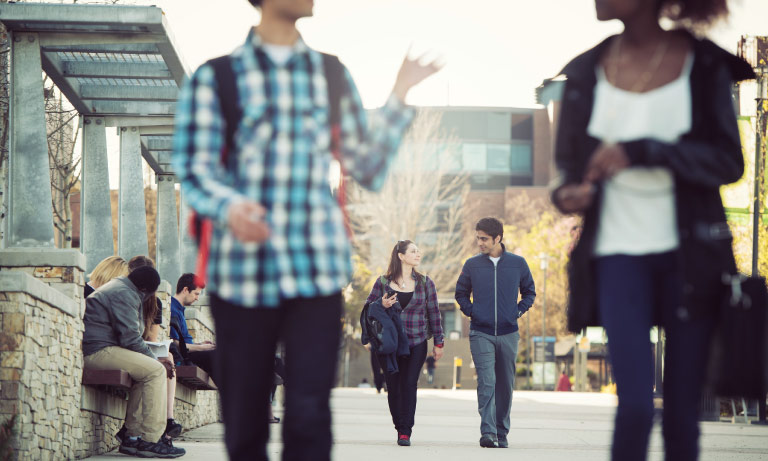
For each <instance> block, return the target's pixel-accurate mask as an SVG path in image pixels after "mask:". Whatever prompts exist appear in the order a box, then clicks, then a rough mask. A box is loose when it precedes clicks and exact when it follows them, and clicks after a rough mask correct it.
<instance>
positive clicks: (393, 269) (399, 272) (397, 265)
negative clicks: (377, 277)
mask: <svg viewBox="0 0 768 461" xmlns="http://www.w3.org/2000/svg"><path fill="white" fill-rule="evenodd" d="M412 243H413V241H411V240H398V242H397V243H395V247H394V248H392V255H391V256H390V257H389V267H388V268H387V274H386V275H385V277H386V278H387V280H389V281H390V282H392V281H395V283H397V282H396V280H397V279H399V278H401V277H402V276H403V263H402V261H400V258H399V257H398V256H397V255H398V254H401V255H404V254H405V252H406V251H408V246H409V245H410V244H412ZM413 275H415V276H416V284H417V285H418V283H419V281H420V280H421V274H420V273H418V272H417V271H416V268H415V267H414V268H413Z"/></svg>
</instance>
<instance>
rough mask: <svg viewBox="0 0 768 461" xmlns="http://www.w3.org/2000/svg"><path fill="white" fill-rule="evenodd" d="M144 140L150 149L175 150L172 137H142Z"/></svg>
mask: <svg viewBox="0 0 768 461" xmlns="http://www.w3.org/2000/svg"><path fill="white" fill-rule="evenodd" d="M142 142H143V143H144V144H145V145H146V146H147V149H149V150H150V151H153V152H155V151H171V150H173V141H172V140H170V139H155V137H154V136H150V137H148V138H142Z"/></svg>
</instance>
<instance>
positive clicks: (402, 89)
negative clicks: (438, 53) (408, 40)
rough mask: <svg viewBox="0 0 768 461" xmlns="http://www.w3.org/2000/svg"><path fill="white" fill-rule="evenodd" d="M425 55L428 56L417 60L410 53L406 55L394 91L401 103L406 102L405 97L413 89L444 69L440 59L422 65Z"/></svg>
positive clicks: (422, 56)
mask: <svg viewBox="0 0 768 461" xmlns="http://www.w3.org/2000/svg"><path fill="white" fill-rule="evenodd" d="M409 52H410V50H409ZM425 55H426V54H423V55H421V56H419V57H418V58H416V59H410V58H409V57H408V53H406V55H405V58H404V59H403V64H402V65H401V66H400V70H399V71H398V72H397V79H396V80H395V87H394V89H393V90H392V92H393V93H394V94H395V95H396V96H397V97H398V98H400V100H401V101H405V96H406V95H407V94H408V91H410V89H411V88H413V87H414V86H416V85H418V84H419V83H421V81H422V80H424V79H425V78H427V77H429V76H430V75H432V74H434V73H436V72H437V71H439V70H440V69H442V68H443V63H442V62H440V60H439V58H437V59H434V60H432V61H430V62H428V63H426V64H422V63H421V61H422V60H423V58H424V57H425Z"/></svg>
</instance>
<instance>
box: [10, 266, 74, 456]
mask: <svg viewBox="0 0 768 461" xmlns="http://www.w3.org/2000/svg"><path fill="white" fill-rule="evenodd" d="M4 269H5V268H4ZM71 269H73V270H71V271H62V272H59V271H47V272H45V275H51V274H52V273H55V277H52V278H54V279H56V280H54V282H52V283H51V285H59V286H58V287H57V288H61V286H62V285H65V284H77V283H78V281H80V283H82V282H81V281H82V269H79V268H71ZM32 273H33V274H34V273H35V272H34V271H32ZM38 274H40V273H39V272H38ZM38 278H42V279H45V276H41V277H38ZM38 278H35V277H34V276H33V275H31V274H30V271H28V270H20V271H11V270H3V271H2V272H0V286H2V287H3V288H2V290H3V291H2V292H0V315H2V326H3V329H2V334H1V336H0V338H2V340H0V343H1V345H0V396H1V397H2V400H0V419H1V420H2V421H5V420H7V419H9V418H10V417H11V415H13V414H17V415H18V420H17V426H16V430H17V432H16V436H15V437H14V439H13V448H14V449H15V454H14V455H13V458H12V459H35V460H38V459H40V460H45V459H69V458H75V457H76V456H77V453H78V444H79V441H80V440H81V439H82V437H83V430H82V427H81V425H80V398H81V396H80V382H81V380H82V374H83V367H82V349H81V340H82V334H83V323H82V317H81V315H82V308H81V304H82V289H81V296H80V301H74V300H72V299H71V298H69V297H68V296H65V295H64V294H62V293H61V292H60V291H58V290H57V289H54V288H52V287H51V286H48V285H47V284H46V283H43V282H41V281H40V280H38ZM81 287H82V285H81Z"/></svg>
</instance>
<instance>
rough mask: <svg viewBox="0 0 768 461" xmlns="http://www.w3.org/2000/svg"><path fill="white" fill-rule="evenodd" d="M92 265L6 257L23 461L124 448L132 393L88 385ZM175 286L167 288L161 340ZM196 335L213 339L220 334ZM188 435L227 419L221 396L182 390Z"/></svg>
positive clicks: (47, 255)
mask: <svg viewBox="0 0 768 461" xmlns="http://www.w3.org/2000/svg"><path fill="white" fill-rule="evenodd" d="M84 267H85V261H84V258H83V256H82V254H81V253H80V252H78V251H76V250H54V249H46V250H36V249H20V250H16V249H10V250H7V249H6V250H0V326H2V330H1V331H0V423H2V422H5V421H7V420H8V419H10V418H11V416H12V415H14V414H16V415H17V422H16V426H15V434H14V437H13V439H12V448H13V449H14V454H13V455H12V457H11V459H12V460H13V461H16V460H26V459H30V460H48V459H76V458H78V459H79V458H85V457H88V456H93V455H96V454H100V453H105V452H107V451H110V450H112V449H114V448H115V447H117V445H118V442H117V440H116V439H115V434H116V433H117V431H118V430H119V429H120V427H121V426H122V425H123V422H124V421H123V418H124V416H125V407H126V394H125V393H124V392H121V391H116V390H113V389H108V388H104V387H100V386H99V387H93V386H83V385H82V375H83V356H82V336H83V329H84V326H83V322H82V318H83V315H84V313H85V303H84V300H83V285H84V273H83V272H84ZM170 291H171V290H170V285H169V284H167V283H166V282H163V284H162V285H161V289H160V290H159V293H158V295H159V296H160V297H161V299H162V301H163V307H164V309H163V324H164V327H165V328H164V329H163V330H161V334H160V336H161V339H165V338H166V337H168V325H169V323H170V296H171V294H170ZM196 333H197V334H198V335H200V336H205V337H206V338H209V339H210V340H213V338H214V335H213V331H212V330H208V331H204V328H202V327H201V326H197V330H196ZM176 413H177V415H176V416H177V419H179V420H180V422H181V424H182V425H184V427H185V429H192V428H195V427H199V426H201V425H204V424H209V423H212V422H215V421H218V420H219V404H218V392H216V391H194V390H191V389H189V388H186V387H185V386H183V385H179V386H178V388H177V396H176Z"/></svg>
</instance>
